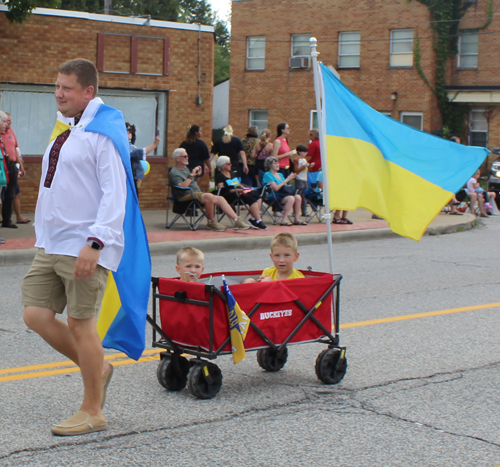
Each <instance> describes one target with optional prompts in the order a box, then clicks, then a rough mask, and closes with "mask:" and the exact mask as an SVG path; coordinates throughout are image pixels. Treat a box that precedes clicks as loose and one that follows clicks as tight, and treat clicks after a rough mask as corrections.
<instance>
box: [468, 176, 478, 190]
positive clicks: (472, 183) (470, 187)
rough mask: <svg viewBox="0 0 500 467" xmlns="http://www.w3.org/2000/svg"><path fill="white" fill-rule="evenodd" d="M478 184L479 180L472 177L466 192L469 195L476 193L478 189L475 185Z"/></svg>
mask: <svg viewBox="0 0 500 467" xmlns="http://www.w3.org/2000/svg"><path fill="white" fill-rule="evenodd" d="M476 183H477V180H476V179H475V178H474V177H471V178H470V179H469V181H468V182H467V187H466V188H465V191H466V192H467V193H474V192H475V191H476V188H475V187H474V185H475V184H476Z"/></svg>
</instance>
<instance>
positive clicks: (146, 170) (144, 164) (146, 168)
mask: <svg viewBox="0 0 500 467" xmlns="http://www.w3.org/2000/svg"><path fill="white" fill-rule="evenodd" d="M141 164H142V169H143V170H144V175H147V174H148V173H149V171H150V170H151V166H150V165H149V162H148V161H141Z"/></svg>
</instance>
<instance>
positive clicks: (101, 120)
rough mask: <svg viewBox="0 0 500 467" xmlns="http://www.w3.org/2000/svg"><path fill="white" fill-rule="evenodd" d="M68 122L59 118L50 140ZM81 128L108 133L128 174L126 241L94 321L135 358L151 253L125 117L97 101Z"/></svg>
mask: <svg viewBox="0 0 500 467" xmlns="http://www.w3.org/2000/svg"><path fill="white" fill-rule="evenodd" d="M68 128H69V126H68V125H65V124H64V123H63V122H61V121H60V120H57V122H56V126H55V128H54V131H53V132H52V136H51V140H52V139H54V138H56V137H57V136H58V135H60V134H61V133H62V132H64V131H65V130H67V129H68ZM85 131H90V132H94V133H100V134H102V135H104V136H107V137H108V138H110V139H111V140H112V141H113V143H114V145H115V147H116V149H117V150H118V152H119V154H120V157H121V159H122V162H123V166H124V168H125V172H126V175H127V201H126V208H125V219H124V221H123V233H124V237H125V246H124V250H123V255H122V258H121V261H120V265H119V266H118V269H117V271H116V272H110V273H109V276H108V283H107V286H106V291H105V293H104V299H103V301H102V306H101V311H100V314H99V319H98V322H97V331H98V333H99V337H100V338H101V340H102V345H103V346H104V347H106V348H109V349H116V350H120V351H122V352H125V353H126V354H127V355H128V356H129V357H130V358H133V359H135V360H138V359H139V358H140V356H141V355H142V352H143V351H144V348H145V346H146V316H147V312H148V301H149V291H150V284H151V257H150V255H149V244H148V238H147V233H146V228H145V226H144V222H143V219H142V215H141V211H140V209H139V202H138V199H137V194H136V191H135V186H134V177H133V175H132V168H131V165H130V152H129V145H128V141H127V132H126V129H125V121H124V119H123V115H122V113H121V112H120V111H119V110H116V109H114V108H113V107H109V106H107V105H104V104H101V105H100V106H99V108H98V109H97V112H96V114H95V116H94V118H93V120H92V121H91V122H90V123H89V124H88V125H87V126H86V128H85Z"/></svg>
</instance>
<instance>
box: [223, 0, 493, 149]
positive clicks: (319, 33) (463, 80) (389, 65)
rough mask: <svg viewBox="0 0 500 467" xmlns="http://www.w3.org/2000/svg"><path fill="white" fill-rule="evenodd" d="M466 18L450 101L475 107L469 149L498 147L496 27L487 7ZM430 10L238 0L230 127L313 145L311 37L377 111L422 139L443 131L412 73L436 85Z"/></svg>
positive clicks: (431, 100) (368, 2)
mask: <svg viewBox="0 0 500 467" xmlns="http://www.w3.org/2000/svg"><path fill="white" fill-rule="evenodd" d="M471 1H472V3H473V5H472V6H471V7H470V8H469V10H468V11H467V13H466V16H465V17H464V18H463V19H462V21H461V24H460V27H461V28H464V29H467V31H463V32H461V33H460V37H459V54H458V55H457V57H456V58H454V59H452V60H449V62H448V64H447V70H446V75H447V85H448V88H447V90H448V95H449V96H450V98H453V99H454V100H455V102H461V103H466V104H467V105H468V107H469V112H468V116H467V131H466V135H465V138H466V139H467V140H468V143H469V144H474V145H480V146H488V147H489V148H492V147H500V114H499V112H498V110H499V109H500V107H499V106H500V86H498V73H499V72H500V62H499V60H498V58H499V52H498V51H499V46H500V33H498V32H496V33H495V31H498V29H499V26H500V19H499V18H498V17H493V21H492V23H491V25H490V26H489V27H488V28H487V29H485V30H477V29H476V30H474V28H479V27H480V26H482V25H483V24H484V23H485V21H486V11H487V0H474V1H473V0H471ZM433 33H434V32H433V30H432V28H431V26H430V24H429V11H428V9H427V7H426V6H424V5H423V4H421V3H420V2H418V1H416V0H412V1H410V2H407V1H406V0H390V1H389V0H378V1H374V0H359V1H357V2H351V1H349V0H306V1H303V0H272V1H269V0H233V3H232V38H231V85H230V95H229V96H230V97H229V99H230V105H229V122H230V123H231V124H232V125H233V127H234V128H235V133H236V134H238V135H243V134H245V132H246V129H247V127H248V126H249V125H250V124H256V125H258V126H259V128H261V129H262V128H265V127H269V128H270V129H271V130H272V131H275V129H276V125H277V124H278V123H280V122H283V121H286V122H287V123H288V124H289V125H290V127H291V135H290V143H291V144H290V147H295V146H296V145H297V144H304V143H307V141H308V130H309V128H311V127H316V126H317V121H316V115H315V96H314V85H313V71H312V69H311V67H310V57H309V54H310V47H309V38H310V37H311V36H312V37H316V39H317V40H318V48H317V50H318V52H320V56H319V60H321V61H322V62H323V63H324V64H325V65H326V66H330V67H332V68H333V69H335V70H336V71H337V72H338V74H339V75H340V78H341V80H342V81H343V82H344V83H345V84H346V85H347V86H348V87H349V88H350V89H351V90H352V91H353V92H354V93H355V94H357V95H358V96H359V97H360V98H361V99H363V100H364V101H365V102H367V103H368V104H369V105H370V106H371V107H373V108H375V109H376V110H378V111H380V112H383V113H385V114H387V115H390V116H391V117H392V118H395V119H397V120H400V121H403V122H405V123H407V124H409V125H412V126H414V127H416V128H419V129H422V130H424V131H433V130H436V129H438V128H439V127H441V125H442V124H441V116H440V113H439V111H438V108H437V103H436V98H435V96H434V94H433V93H432V92H431V91H430V90H429V88H428V87H427V86H426V85H425V83H424V82H423V80H422V78H421V77H420V76H419V75H418V73H417V71H416V69H415V67H414V57H413V46H414V41H415V39H416V38H417V37H418V38H419V40H420V50H421V67H422V69H423V71H424V73H425V75H426V76H427V77H428V79H429V81H431V82H433V79H434V71H433V70H434V64H435V57H434V52H433V49H432V36H433Z"/></svg>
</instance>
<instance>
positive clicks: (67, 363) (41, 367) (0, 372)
mask: <svg viewBox="0 0 500 467" xmlns="http://www.w3.org/2000/svg"><path fill="white" fill-rule="evenodd" d="M159 352H161V350H160V349H153V350H145V351H144V352H143V353H142V355H143V356H144V355H151V354H155V353H159ZM118 358H128V357H127V355H126V354H124V353H117V354H110V355H105V357H104V360H115V359H118ZM61 366H64V367H75V368H76V365H75V364H74V363H73V362H72V361H71V360H65V361H63V362H53V363H41V364H39V365H31V366H20V367H17V368H6V369H4V370H0V375H5V374H8V373H20V372H22V371H34V370H35V371H36V370H44V369H46V368H54V367H61ZM65 371H67V370H65ZM63 373H64V371H63Z"/></svg>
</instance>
